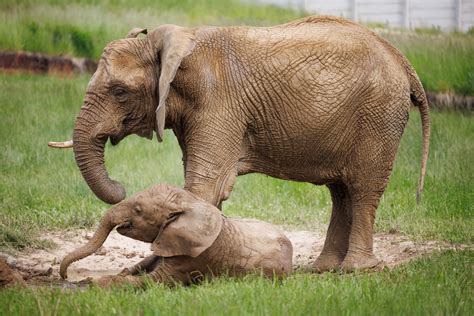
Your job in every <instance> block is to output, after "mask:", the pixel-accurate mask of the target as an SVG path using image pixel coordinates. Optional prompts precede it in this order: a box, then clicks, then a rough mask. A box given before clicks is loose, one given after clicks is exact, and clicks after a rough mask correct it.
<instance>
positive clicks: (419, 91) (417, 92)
mask: <svg viewBox="0 0 474 316" xmlns="http://www.w3.org/2000/svg"><path fill="white" fill-rule="evenodd" d="M410 68H411V69H410V70H411V71H410V72H409V76H410V86H411V90H410V98H411V102H412V103H413V105H415V106H416V107H418V110H419V111H420V117H421V128H422V134H423V149H422V157H421V173H420V178H419V180H418V189H417V191H416V203H417V204H419V203H420V202H421V194H422V192H423V186H424V183H425V175H426V164H427V161H428V153H429V149H430V130H431V123H430V107H429V105H428V99H427V97H426V93H425V90H424V89H423V86H422V84H421V82H420V79H419V78H418V75H417V74H416V72H415V70H414V69H413V68H412V67H410Z"/></svg>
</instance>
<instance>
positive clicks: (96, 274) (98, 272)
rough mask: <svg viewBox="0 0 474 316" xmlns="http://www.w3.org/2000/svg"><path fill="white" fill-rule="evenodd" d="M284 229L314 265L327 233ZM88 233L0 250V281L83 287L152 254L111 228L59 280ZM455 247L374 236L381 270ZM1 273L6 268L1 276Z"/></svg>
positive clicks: (299, 259) (296, 258)
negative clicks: (12, 251) (45, 246)
mask: <svg viewBox="0 0 474 316" xmlns="http://www.w3.org/2000/svg"><path fill="white" fill-rule="evenodd" d="M285 233H286V235H287V236H288V238H289V239H290V240H291V242H292V244H293V265H294V266H295V268H305V267H310V266H311V264H312V263H313V262H314V260H315V259H316V258H317V256H318V255H319V253H320V252H321V250H322V248H323V245H324V238H325V235H324V233H323V232H311V231H286V232H285ZM90 236H92V232H91V231H84V230H71V231H59V232H53V233H46V234H45V235H44V236H43V239H46V240H49V241H52V242H54V243H55V244H56V245H57V247H55V249H51V250H30V251H25V252H19V253H17V254H16V255H15V256H10V255H7V254H2V253H0V282H2V278H3V279H5V280H10V279H11V278H15V279H16V280H18V275H17V274H15V273H18V272H19V273H20V274H21V275H22V276H23V278H24V279H25V280H26V281H27V282H28V283H29V284H40V285H41V284H49V285H51V286H62V287H65V286H67V287H77V286H79V287H80V286H82V285H83V283H80V282H79V281H81V280H84V279H86V278H93V279H97V278H100V277H102V276H105V275H112V274H117V273H119V272H120V271H121V270H122V269H124V268H126V267H129V266H132V265H133V264H135V263H137V262H138V261H140V260H141V259H143V258H145V257H146V256H148V255H150V254H152V252H151V250H150V245H149V244H147V243H144V242H140V241H136V240H133V239H130V238H127V237H124V236H122V235H120V234H118V233H117V232H116V231H113V232H112V233H111V234H110V235H109V237H108V238H107V240H106V242H105V243H104V245H103V246H102V247H101V248H100V249H99V250H98V251H97V252H96V253H95V254H93V255H91V256H89V257H87V258H84V259H82V260H79V261H77V262H75V263H73V264H72V265H71V266H70V267H69V269H68V281H69V282H73V283H69V282H66V281H63V280H61V279H60V278H59V274H58V271H59V263H60V262H61V260H62V258H63V257H64V256H65V255H66V254H68V253H69V252H71V251H73V250H74V249H76V248H78V247H79V246H81V245H83V244H85V243H86V242H87V240H88V239H89V238H90ZM455 248H456V249H459V248H469V247H468V246H454V245H451V244H448V243H442V242H438V241H427V242H414V241H412V240H410V239H409V238H408V237H406V236H404V235H401V234H376V235H375V236H374V251H375V254H376V255H377V256H378V258H379V259H380V260H381V263H380V265H379V268H384V267H388V268H393V267H395V266H397V265H399V264H402V263H405V262H407V261H410V260H412V259H415V258H418V257H419V256H421V255H423V254H426V253H430V252H433V251H436V250H446V249H455ZM2 258H3V259H4V262H6V263H8V265H9V266H10V267H12V268H13V269H14V270H8V266H7V267H5V266H6V265H5V264H3V265H2V263H1V259H2ZM2 267H3V268H2ZM2 269H3V270H2ZM2 271H4V272H3V275H2ZM11 282H15V281H11ZM18 282H21V281H18ZM77 282H79V283H77Z"/></svg>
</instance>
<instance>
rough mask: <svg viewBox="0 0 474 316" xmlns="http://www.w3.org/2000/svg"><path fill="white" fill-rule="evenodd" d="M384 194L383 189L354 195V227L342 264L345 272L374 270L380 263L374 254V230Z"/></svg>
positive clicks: (352, 227)
mask: <svg viewBox="0 0 474 316" xmlns="http://www.w3.org/2000/svg"><path fill="white" fill-rule="evenodd" d="M383 187H385V186H383ZM382 194H383V189H381V190H377V191H367V190H364V191H359V192H354V193H353V197H354V204H353V205H352V226H351V233H350V236H349V248H348V250H347V254H346V257H345V258H344V261H343V262H342V263H341V269H342V270H343V271H346V272H351V271H354V270H358V269H367V268H372V267H374V266H376V265H377V264H378V263H379V260H378V259H377V258H376V257H375V255H374V253H373V229H374V222H375V212H376V209H377V206H378V204H379V201H380V198H381V196H382Z"/></svg>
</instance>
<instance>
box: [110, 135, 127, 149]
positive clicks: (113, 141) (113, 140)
mask: <svg viewBox="0 0 474 316" xmlns="http://www.w3.org/2000/svg"><path fill="white" fill-rule="evenodd" d="M125 136H126V135H125V133H120V134H118V135H115V136H110V143H111V144H112V145H113V146H115V145H118V143H120V141H121V140H122V139H124V138H125Z"/></svg>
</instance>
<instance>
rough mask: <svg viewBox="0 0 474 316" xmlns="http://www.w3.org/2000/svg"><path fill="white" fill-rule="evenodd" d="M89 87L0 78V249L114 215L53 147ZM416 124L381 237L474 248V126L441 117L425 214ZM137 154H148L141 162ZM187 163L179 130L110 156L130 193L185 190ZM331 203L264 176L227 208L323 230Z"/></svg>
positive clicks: (304, 187)
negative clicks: (156, 187)
mask: <svg viewBox="0 0 474 316" xmlns="http://www.w3.org/2000/svg"><path fill="white" fill-rule="evenodd" d="M87 81H88V78H87V77H77V78H73V79H70V80H64V79H62V78H57V77H45V76H26V75H0V90H1V91H2V94H1V95H0V104H2V116H3V124H2V125H0V135H1V138H0V139H1V140H0V142H1V147H2V151H1V152H0V159H1V161H2V163H1V165H0V180H1V181H0V197H1V199H2V212H0V245H2V246H4V247H7V246H8V247H15V248H18V247H20V248H21V247H25V246H28V245H30V244H31V243H32V242H34V240H35V239H34V238H28V237H29V234H34V232H35V231H36V230H38V229H45V228H67V227H71V226H74V227H90V226H91V225H93V224H94V223H96V221H97V219H98V217H99V216H100V214H102V213H103V211H105V209H106V208H107V205H105V204H104V203H102V202H100V201H99V200H98V199H97V198H96V197H95V196H94V195H93V193H92V192H91V191H90V190H89V188H88V187H87V185H86V184H85V182H84V180H83V179H82V177H81V175H80V173H79V171H78V169H77V167H76V164H75V161H74V156H73V153H72V151H71V150H69V151H67V150H52V149H49V148H48V147H47V146H46V143H47V141H48V140H57V139H69V138H71V133H72V129H73V124H74V119H75V116H76V114H77V113H78V111H79V108H80V106H81V100H82V97H83V95H84V91H85V88H86V85H87ZM25 91H27V93H25ZM411 116H412V117H411V118H410V122H409V124H408V127H407V130H406V132H405V135H404V137H403V139H402V143H401V146H400V149H399V152H398V155H397V160H396V163H395V167H394V170H393V174H392V177H391V180H390V184H389V186H388V188H387V190H386V192H385V194H384V197H383V199H382V202H381V205H380V207H379V211H378V215H377V221H376V229H377V230H378V231H393V230H395V231H400V232H402V233H405V234H409V235H412V236H414V237H417V238H424V239H431V238H435V239H443V240H447V241H452V242H472V241H473V240H474V238H473V237H474V234H473V230H472V227H473V224H474V220H473V216H472V214H473V205H474V196H473V195H472V192H471V185H472V183H471V182H472V179H474V171H473V170H474V168H473V165H474V161H473V155H472V152H474V143H473V142H472V141H471V139H472V135H474V124H473V118H472V116H471V115H469V114H459V113H438V112H433V113H432V120H433V123H432V125H433V132H432V138H431V155H430V159H429V165H428V173H427V178H426V190H425V193H424V196H423V203H422V204H421V205H420V206H417V205H416V203H415V191H416V184H417V180H418V174H419V169H420V157H421V126H420V119H419V115H418V113H417V112H416V111H414V112H412V113H411ZM137 152H139V153H140V154H139V155H137V154H134V153H137ZM180 157H181V153H180V150H179V146H178V144H177V141H176V139H175V138H174V135H172V133H171V132H168V133H167V134H166V137H165V141H164V143H162V144H158V143H156V141H153V142H150V141H148V140H146V139H142V138H139V137H137V136H130V137H128V138H127V139H126V140H124V141H123V142H122V143H120V145H119V146H117V147H113V146H107V148H106V163H107V167H108V169H109V170H110V173H111V176H112V177H113V178H115V179H117V180H119V181H120V182H122V183H123V184H124V185H125V187H126V188H127V189H128V190H129V193H133V192H136V191H139V190H141V189H144V188H146V187H149V186H151V185H152V184H154V183H157V182H168V183H171V184H176V185H182V184H183V174H182V173H183V171H182V165H181V159H180ZM255 192H258V194H255ZM330 202H331V201H330V197H329V193H328V191H327V189H326V188H325V187H317V186H314V185H311V184H303V183H295V182H289V181H282V180H277V179H272V178H269V177H266V176H263V175H257V174H255V175H248V176H243V177H240V178H239V179H238V181H237V184H236V186H235V189H234V191H233V193H232V196H231V199H230V200H229V201H228V202H225V203H224V210H225V212H226V213H227V214H229V215H236V216H244V217H256V218H260V219H263V220H268V221H271V222H274V223H277V224H289V225H301V224H302V223H305V224H304V225H305V226H306V227H307V228H317V227H318V225H320V224H322V223H324V224H325V223H327V222H328V221H329V211H330V204H331V203H330ZM26 228H27V229H26ZM25 231H26V233H25Z"/></svg>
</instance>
